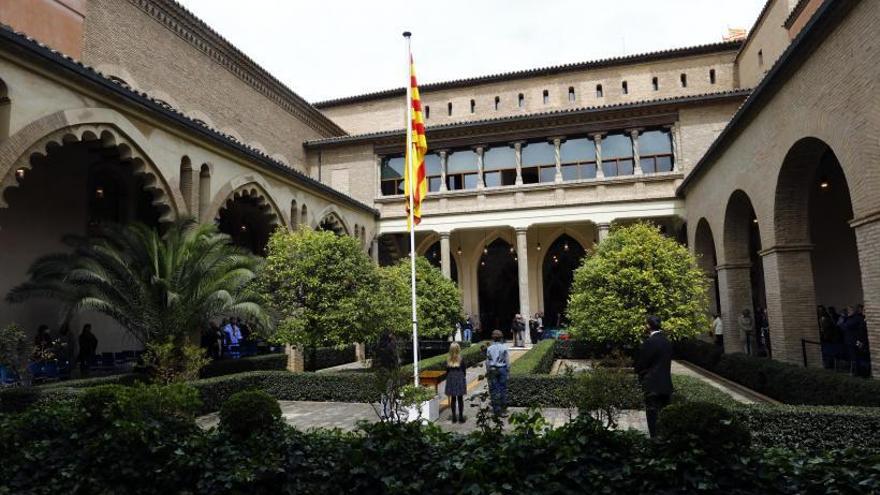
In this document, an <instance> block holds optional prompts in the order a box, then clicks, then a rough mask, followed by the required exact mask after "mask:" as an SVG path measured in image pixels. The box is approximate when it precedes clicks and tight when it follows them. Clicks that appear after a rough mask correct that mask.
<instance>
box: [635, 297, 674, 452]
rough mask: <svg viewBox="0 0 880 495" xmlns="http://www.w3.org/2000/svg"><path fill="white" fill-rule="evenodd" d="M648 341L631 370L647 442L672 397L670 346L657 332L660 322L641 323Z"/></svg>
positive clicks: (650, 317) (661, 333)
mask: <svg viewBox="0 0 880 495" xmlns="http://www.w3.org/2000/svg"><path fill="white" fill-rule="evenodd" d="M645 329H646V330H647V331H648V332H649V335H648V338H647V339H646V340H645V342H644V344H642V347H641V349H639V356H638V359H636V363H635V368H636V373H638V375H639V382H640V383H641V384H642V390H643V391H644V392H645V416H647V419H648V433H650V435H651V438H653V437H654V435H656V433H657V417H658V416H660V410H661V409H663V408H664V407H666V406H667V405H669V399H670V397H671V396H672V344H671V343H670V342H669V339H667V338H666V335H664V333H663V330H662V329H661V328H660V318H659V317H657V316H653V315H651V316H648V317H647V318H646V319H645Z"/></svg>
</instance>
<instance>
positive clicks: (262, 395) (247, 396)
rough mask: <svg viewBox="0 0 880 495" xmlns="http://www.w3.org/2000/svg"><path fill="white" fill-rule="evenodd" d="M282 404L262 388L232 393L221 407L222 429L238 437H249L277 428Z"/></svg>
mask: <svg viewBox="0 0 880 495" xmlns="http://www.w3.org/2000/svg"><path fill="white" fill-rule="evenodd" d="M280 423H281V406H279V405H278V400H276V399H275V398H274V397H272V396H271V395H269V394H267V393H266V392H263V391H262V390H245V391H243V392H237V393H234V394H232V395H231V396H230V397H229V398H228V399H226V402H224V403H223V406H221V407H220V429H221V430H223V431H225V432H227V433H229V434H231V435H233V436H237V437H249V436H251V435H253V434H257V433H263V432H267V431H269V430H271V429H273V428H277V427H278V425H279V424H280Z"/></svg>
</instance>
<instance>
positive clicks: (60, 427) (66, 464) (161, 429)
mask: <svg viewBox="0 0 880 495" xmlns="http://www.w3.org/2000/svg"><path fill="white" fill-rule="evenodd" d="M673 407H675V406H670V408H668V409H667V410H671V409H672V408H673ZM691 415H692V416H697V417H695V418H694V420H695V421H698V422H699V421H702V420H701V416H699V415H697V413H696V412H691ZM93 423H94V422H93V421H92V420H90V418H88V416H87V415H86V414H85V413H84V411H83V410H81V409H79V406H78V405H70V404H63V405H57V406H53V407H47V408H43V409H35V410H32V411H30V412H28V413H27V414H23V415H16V416H0V456H2V458H3V459H4V462H3V463H0V479H2V480H3V485H2V486H0V493H16V494H17V493H23V494H24V493H26V494H40V495H42V494H47V495H48V494H56V493H126V494H137V495H139V494H160V493H200V494H206V495H213V494H229V493H306V494H310V493H395V494H420V493H437V494H453V493H477V494H483V493H497V494H513V493H737V494H759V493H760V494H764V493H778V494H820V493H874V492H877V491H878V489H880V451H877V450H868V449H861V450H853V449H850V450H833V451H828V452H823V453H821V454H804V453H801V452H796V451H791V450H782V449H770V450H766V449H760V450H750V449H744V450H742V451H740V452H739V453H738V454H737V455H720V456H718V457H717V458H712V457H707V455H706V451H705V450H703V446H702V445H696V446H690V445H688V446H687V448H685V449H683V450H678V451H674V450H671V449H670V446H669V445H668V444H666V443H664V442H651V441H649V440H648V439H646V438H645V437H644V436H642V435H640V434H633V433H630V432H621V431H609V430H605V429H604V428H602V426H601V425H600V424H598V423H597V422H596V421H594V420H591V419H589V418H579V419H577V420H575V421H573V422H571V423H569V424H568V425H566V426H564V427H561V428H558V429H549V428H547V427H546V423H544V422H542V420H541V418H540V416H537V415H535V414H533V413H530V414H528V415H525V416H523V417H522V418H521V419H519V420H517V425H516V428H514V430H513V431H512V432H510V433H509V434H498V433H495V432H475V433H472V434H469V435H458V434H454V433H446V432H443V431H441V430H440V429H439V428H437V427H436V426H435V425H427V426H422V425H420V424H414V423H410V424H389V423H377V424H369V425H364V426H362V428H361V430H360V431H357V432H354V433H344V432H340V431H327V430H318V431H312V432H305V433H304V432H299V431H295V430H293V429H292V428H289V427H285V426H279V427H278V428H272V429H270V431H268V432H265V433H262V434H260V435H254V436H249V437H239V436H235V435H230V434H229V433H228V432H226V431H224V430H223V429H212V430H202V429H199V428H196V427H195V425H194V424H193V423H192V421H189V422H188V423H184V424H182V425H181V426H186V427H185V428H183V427H173V428H169V425H168V424H166V423H163V420H162V419H161V418H152V417H150V418H143V417H138V416H133V417H120V418H119V419H117V421H115V422H114V423H113V424H111V425H109V426H107V425H100V426H98V425H95V424H93ZM684 426H685V427H687V425H684ZM707 426H708V427H710V431H715V430H711V428H715V427H716V425H713V424H711V423H710V424H707ZM135 434H136V435H135ZM722 434H727V432H725V431H722ZM728 438H732V439H733V440H731V441H730V443H731V444H733V443H735V440H736V438H737V437H736V436H732V437H728ZM716 443H717V442H716ZM722 445H724V443H722ZM72 452H73V453H76V454H77V455H71V453H72Z"/></svg>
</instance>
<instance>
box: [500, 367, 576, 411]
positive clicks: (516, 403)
mask: <svg viewBox="0 0 880 495" xmlns="http://www.w3.org/2000/svg"><path fill="white" fill-rule="evenodd" d="M574 384H575V378H573V377H570V376H565V375H510V377H509V378H508V380H507V405H508V406H511V407H574V401H573V400H572V399H573V392H572V387H573V386H574Z"/></svg>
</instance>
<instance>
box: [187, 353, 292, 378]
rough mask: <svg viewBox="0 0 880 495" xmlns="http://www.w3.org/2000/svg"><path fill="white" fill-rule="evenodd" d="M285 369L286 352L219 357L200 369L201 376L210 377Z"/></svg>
mask: <svg viewBox="0 0 880 495" xmlns="http://www.w3.org/2000/svg"><path fill="white" fill-rule="evenodd" d="M285 369H287V355H286V354H283V353H276V354H265V355H262V356H251V357H246V358H241V359H218V360H216V361H212V362H210V363H208V364H207V365H205V366H204V367H203V368H202V369H201V371H199V377H200V378H210V377H212V376H223V375H233V374H235V373H244V372H246V371H257V370H285Z"/></svg>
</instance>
